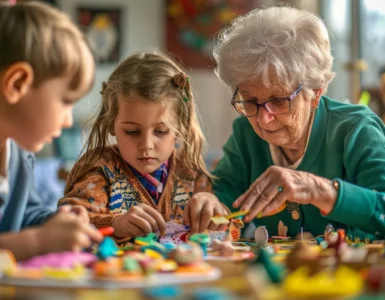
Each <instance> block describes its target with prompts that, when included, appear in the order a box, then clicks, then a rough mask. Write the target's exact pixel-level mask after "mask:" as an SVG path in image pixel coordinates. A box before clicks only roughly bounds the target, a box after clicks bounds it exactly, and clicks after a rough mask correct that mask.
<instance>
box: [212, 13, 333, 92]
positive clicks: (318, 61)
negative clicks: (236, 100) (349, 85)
mask: <svg viewBox="0 0 385 300" xmlns="http://www.w3.org/2000/svg"><path fill="white" fill-rule="evenodd" d="M214 58H215V61H216V63H217V67H216V69H215V73H216V74H217V76H218V77H219V78H220V79H221V80H223V81H224V82H225V83H226V84H228V85H229V86H231V87H232V88H235V87H236V86H238V85H239V84H241V83H250V82H256V81H258V80H262V82H263V84H264V85H268V84H269V72H274V74H276V75H277V76H278V79H279V81H280V82H282V83H284V84H286V85H289V86H292V85H296V84H303V85H304V90H305V91H306V92H307V93H308V94H310V95H313V92H312V89H317V88H323V91H324V92H326V90H327V87H328V84H329V82H330V81H331V80H332V79H333V77H334V75H335V73H334V72H332V64H333V57H332V55H331V53H330V42H329V35H328V32H327V30H326V27H325V25H324V23H323V22H322V20H321V19H320V18H319V17H318V16H316V15H314V14H313V13H311V12H308V11H304V10H298V9H295V8H291V7H286V6H279V7H270V8H262V9H254V10H252V11H250V12H249V13H248V14H247V15H245V16H240V17H238V18H236V19H235V20H234V21H233V22H232V25H231V26H230V27H229V28H226V29H224V30H223V31H221V32H220V33H219V34H218V35H217V37H216V40H215V47H214Z"/></svg>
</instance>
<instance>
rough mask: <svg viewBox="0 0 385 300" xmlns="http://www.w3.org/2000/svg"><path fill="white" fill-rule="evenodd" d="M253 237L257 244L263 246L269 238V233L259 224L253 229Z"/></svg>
mask: <svg viewBox="0 0 385 300" xmlns="http://www.w3.org/2000/svg"><path fill="white" fill-rule="evenodd" d="M254 239H255V242H256V243H257V245H258V246H260V247H263V246H266V245H267V242H268V240H269V233H268V232H267V229H266V227H265V226H259V227H257V229H255V232H254Z"/></svg>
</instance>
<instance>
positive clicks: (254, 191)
mask: <svg viewBox="0 0 385 300" xmlns="http://www.w3.org/2000/svg"><path fill="white" fill-rule="evenodd" d="M336 200H337V191H336V190H335V189H334V188H333V185H332V182H331V180H329V179H326V178H323V177H319V176H315V175H314V174H311V173H307V172H302V171H297V170H291V169H287V168H283V167H278V166H271V167H269V168H268V169H267V170H266V171H265V172H264V173H263V174H262V175H261V176H260V177H258V178H257V179H256V180H255V181H254V183H253V184H252V185H251V186H250V188H249V189H248V190H247V191H246V192H245V193H244V194H243V195H241V196H240V197H239V198H238V199H237V200H235V202H234V203H233V206H234V207H236V208H239V207H240V209H241V210H248V211H249V212H248V214H247V215H246V217H245V218H244V221H245V222H249V221H251V220H252V219H253V218H254V217H255V216H256V215H259V216H260V217H262V216H266V215H268V214H269V213H271V212H273V211H275V210H277V209H278V208H279V207H280V206H281V205H282V203H283V202H285V201H290V202H296V203H298V204H312V205H314V206H316V207H318V208H319V209H320V210H322V211H323V212H326V213H329V212H330V211H331V210H332V209H333V207H334V204H335V202H336Z"/></svg>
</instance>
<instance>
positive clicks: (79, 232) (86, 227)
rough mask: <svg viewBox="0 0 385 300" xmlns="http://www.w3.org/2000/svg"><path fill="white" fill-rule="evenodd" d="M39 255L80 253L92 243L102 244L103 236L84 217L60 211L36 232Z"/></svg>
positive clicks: (64, 210)
mask: <svg viewBox="0 0 385 300" xmlns="http://www.w3.org/2000/svg"><path fill="white" fill-rule="evenodd" d="M36 237H37V240H38V245H39V251H38V252H39V253H41V254H43V253H48V252H60V251H80V250H81V249H82V248H88V247H90V246H91V244H92V242H97V243H98V242H100V241H101V240H102V239H103V236H102V234H101V233H100V232H99V231H98V230H97V229H95V228H93V227H92V226H90V224H89V222H85V221H84V219H83V218H82V217H79V216H78V215H76V214H74V213H73V212H71V211H67V209H63V210H59V211H58V213H57V214H56V215H54V216H53V217H52V218H50V219H49V220H48V221H47V222H46V223H45V224H44V225H43V226H42V227H40V228H38V229H37V231H36Z"/></svg>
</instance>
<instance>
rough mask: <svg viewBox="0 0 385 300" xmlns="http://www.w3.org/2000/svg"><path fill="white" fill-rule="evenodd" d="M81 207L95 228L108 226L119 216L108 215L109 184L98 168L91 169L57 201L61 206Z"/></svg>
mask: <svg viewBox="0 0 385 300" xmlns="http://www.w3.org/2000/svg"><path fill="white" fill-rule="evenodd" d="M66 204H70V205H81V206H84V207H85V208H86V209H87V211H88V214H89V217H90V222H91V223H92V224H94V225H95V226H96V227H98V228H100V227H105V226H110V225H111V224H112V222H113V221H114V219H115V218H116V217H118V216H120V214H111V213H109V184H108V182H107V180H106V178H105V176H104V174H103V172H102V170H101V169H100V168H99V167H95V168H93V169H91V170H90V171H89V172H88V173H87V174H85V175H84V176H83V177H82V179H81V180H79V181H78V182H76V183H75V184H74V186H73V187H72V189H71V190H70V191H69V192H68V193H67V194H66V195H65V196H64V197H63V198H61V199H60V200H59V204H58V205H59V206H61V205H66Z"/></svg>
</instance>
